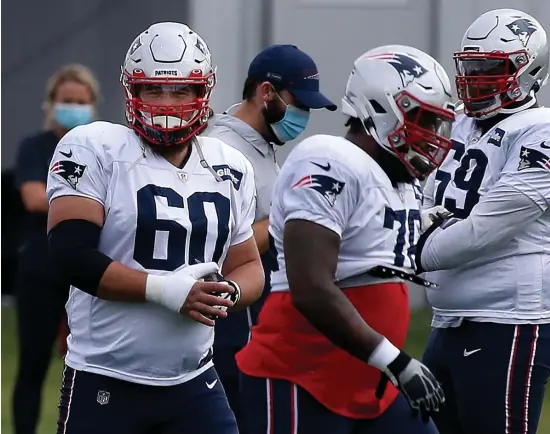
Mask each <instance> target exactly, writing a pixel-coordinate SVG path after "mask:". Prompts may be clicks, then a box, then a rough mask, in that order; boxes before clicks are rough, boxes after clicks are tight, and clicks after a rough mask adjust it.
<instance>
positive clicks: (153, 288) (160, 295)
mask: <svg viewBox="0 0 550 434" xmlns="http://www.w3.org/2000/svg"><path fill="white" fill-rule="evenodd" d="M195 283H196V280H195V279H193V278H192V277H191V276H181V275H180V276H175V275H170V276H156V275H153V274H149V275H148V276H147V283H146V285H145V299H146V300H147V301H150V302H153V303H158V304H160V305H162V306H164V307H166V308H168V309H170V310H173V311H174V312H178V313H179V311H180V310H181V308H182V306H183V304H184V303H185V300H186V299H187V296H188V295H189V292H190V291H191V288H192V287H193V285H194V284H195Z"/></svg>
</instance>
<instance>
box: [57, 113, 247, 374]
mask: <svg viewBox="0 0 550 434" xmlns="http://www.w3.org/2000/svg"><path fill="white" fill-rule="evenodd" d="M197 140H198V141H199V142H200V145H201V148H202V151H203V153H204V158H205V160H206V161H207V162H208V164H209V165H210V166H211V167H212V168H213V169H214V171H216V173H217V174H218V176H219V178H220V180H219V181H218V180H216V178H215V177H214V176H213V174H212V173H211V172H210V171H209V170H208V169H207V168H205V167H203V166H202V165H201V162H200V156H199V153H198V152H197V149H196V144H193V145H192V147H191V150H190V152H189V154H188V157H187V161H186V162H185V164H184V166H183V168H181V169H180V168H177V167H175V166H173V165H172V164H170V163H169V162H168V161H167V160H166V159H165V158H164V157H162V156H161V155H158V154H157V153H154V152H152V151H151V149H150V148H149V147H148V146H144V145H143V144H142V142H141V141H140V139H139V138H138V136H137V135H136V134H135V133H134V132H133V131H132V130H130V129H129V128H127V127H125V126H121V125H114V124H110V123H107V122H95V123H92V124H89V125H86V126H82V127H77V128H75V129H73V130H71V131H70V132H69V133H68V134H67V135H66V136H65V137H64V138H63V139H62V140H61V142H60V143H59V144H58V146H57V149H56V151H55V154H54V157H53V160H52V162H51V165H50V173H49V176H48V198H49V200H50V202H51V201H53V200H54V199H56V198H58V197H61V196H81V197H86V198H90V199H92V200H95V201H97V202H98V203H100V204H101V205H102V206H103V207H104V209H105V220H104V225H103V228H102V231H101V237H100V241H99V250H100V251H101V252H102V253H104V254H106V255H107V256H109V257H110V258H112V259H113V260H115V261H118V262H121V263H122V264H124V265H126V266H127V267H130V268H133V269H136V270H140V271H145V272H147V273H150V274H159V275H165V274H170V273H173V272H177V271H178V270H181V269H183V268H184V267H186V266H187V265H189V264H195V263H198V262H210V261H213V262H217V263H218V264H219V265H220V268H221V265H222V263H223V261H224V259H225V257H226V254H227V251H228V249H229V247H230V246H232V245H236V244H239V243H242V242H243V241H246V240H247V239H249V238H250V237H251V236H252V235H253V233H252V227H251V226H252V223H253V220H254V212H255V187H254V175H253V169H252V166H251V165H250V163H249V162H248V160H247V159H246V158H245V157H244V156H243V155H242V154H241V153H240V152H239V151H236V150H235V149H233V148H231V147H230V146H228V145H226V144H225V143H223V142H221V141H219V140H218V139H213V138H207V137H198V138H197ZM67 314H68V319H69V327H70V330H71V335H70V337H69V340H68V354H67V357H66V363H67V365H69V366H71V367H72V368H74V369H78V370H84V371H89V372H94V373H99V374H102V375H107V376H112V377H115V378H119V379H122V380H126V381H131V382H138V383H143V384H150V385H172V384H178V383H182V382H185V381H187V380H189V379H191V378H193V377H194V376H196V375H198V374H199V373H200V372H202V371H203V370H204V369H207V368H208V367H209V366H211V363H210V364H206V365H204V363H201V361H204V358H205V356H206V355H207V354H209V351H210V350H211V347H212V343H213V338H214V336H213V333H214V331H213V328H211V327H207V326H204V325H202V324H199V323H197V322H195V321H193V320H191V319H189V318H187V317H185V316H182V315H179V314H177V313H174V312H172V311H169V310H168V309H166V308H164V307H162V306H159V305H156V304H152V303H124V302H113V301H108V300H102V299H99V298H95V297H92V296H90V295H89V294H87V293H85V292H83V291H80V290H79V289H78V288H74V287H73V288H71V291H70V296H69V300H68V302H67ZM199 367H200V369H199Z"/></svg>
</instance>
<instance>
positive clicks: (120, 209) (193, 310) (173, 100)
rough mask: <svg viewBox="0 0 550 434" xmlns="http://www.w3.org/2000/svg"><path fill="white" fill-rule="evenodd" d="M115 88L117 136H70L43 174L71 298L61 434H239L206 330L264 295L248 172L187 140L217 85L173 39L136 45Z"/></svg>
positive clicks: (178, 28)
mask: <svg viewBox="0 0 550 434" xmlns="http://www.w3.org/2000/svg"><path fill="white" fill-rule="evenodd" d="M121 81H122V85H123V87H124V91H125V94H126V117H127V120H128V126H129V127H130V128H128V127H126V126H122V125H115V124H111V123H107V122H95V123H92V124H89V125H88V126H84V127H77V128H75V129H73V130H71V132H69V133H68V134H67V135H66V136H65V137H64V138H63V139H62V140H61V142H60V143H59V145H58V146H57V149H56V151H55V154H54V157H53V160H52V162H51V166H50V174H49V178H48V196H49V200H50V212H49V221H48V227H49V244H50V251H51V255H52V257H53V261H54V262H55V264H56V265H57V272H58V273H59V274H60V275H61V276H62V277H63V278H64V279H65V280H66V281H68V282H69V283H70V284H71V285H72V288H71V293H70V297H69V301H68V303H67V313H68V318H69V324H70V329H71V335H70V336H69V339H68V353H67V356H66V358H65V365H66V366H65V370H64V374H63V383H62V388H61V399H60V406H59V409H60V410H59V420H58V433H79V434H83V433H94V434H96V433H105V434H107V433H117V434H118V433H122V432H124V433H129V434H131V433H143V432H155V433H167V434H168V433H183V432H185V433H196V434H202V433H206V432H207V433H213V434H216V433H219V434H222V433H223V434H226V433H227V434H229V433H231V434H236V433H237V427H236V423H235V419H234V416H233V414H232V412H231V410H230V408H229V406H228V404H227V399H226V397H225V393H224V391H223V387H222V386H221V384H220V382H219V381H218V378H217V374H216V372H215V370H214V368H213V364H212V344H213V340H214V328H213V326H214V320H215V319H216V318H224V317H226V316H227V312H226V310H227V309H228V308H232V307H241V306H247V305H248V304H250V303H252V302H253V301H255V300H256V299H257V298H258V297H259V296H260V293H261V290H262V287H263V280H264V279H263V269H262V266H261V262H260V259H259V254H258V249H257V247H256V244H255V242H254V238H253V234H252V228H251V226H252V223H253V219H254V210H255V197H254V190H255V187H254V175H253V171H252V167H251V166H250V163H249V162H248V160H246V158H245V157H244V156H243V155H242V154H240V153H239V152H237V151H235V150H234V149H233V148H231V147H230V146H228V145H225V144H224V143H223V142H220V141H219V140H217V139H213V138H203V137H198V136H197V135H198V134H199V133H200V132H201V131H202V130H203V129H204V128H205V126H206V121H207V119H208V115H209V112H210V107H209V101H210V96H211V93H212V90H213V88H214V84H215V75H214V69H213V67H212V63H211V56H210V52H209V50H208V47H207V46H206V44H205V42H204V41H203V40H202V39H201V38H200V36H199V35H197V34H196V33H195V32H193V31H192V30H191V29H190V28H189V27H187V26H186V25H184V24H179V23H159V24H154V25H152V26H151V27H149V28H148V29H147V30H145V31H144V32H143V33H141V34H140V35H139V36H138V37H137V38H136V39H135V41H134V42H133V43H132V45H131V47H130V49H129V50H128V53H127V55H126V58H125V61H124V65H123V67H122V76H121ZM218 271H220V272H221V273H222V274H223V276H225V277H224V280H222V281H208V282H205V281H203V280H204V279H207V280H213V276H211V275H212V274H216V273H218ZM215 280H218V279H215Z"/></svg>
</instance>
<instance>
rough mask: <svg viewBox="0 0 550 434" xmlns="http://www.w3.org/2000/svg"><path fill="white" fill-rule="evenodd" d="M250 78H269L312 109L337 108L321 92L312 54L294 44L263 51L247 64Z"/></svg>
mask: <svg viewBox="0 0 550 434" xmlns="http://www.w3.org/2000/svg"><path fill="white" fill-rule="evenodd" d="M248 78H251V79H254V80H258V81H261V82H263V81H269V82H270V83H272V84H274V85H277V86H278V87H279V88H282V89H285V90H288V91H289V92H290V93H291V94H292V95H293V96H294V98H296V99H297V100H298V101H299V102H300V104H302V105H303V106H305V107H307V108H310V109H320V108H326V109H327V110H330V111H335V110H336V109H337V107H336V104H334V103H333V102H332V101H331V100H329V99H328V98H327V97H326V96H325V95H323V94H322V93H321V92H319V71H318V70H317V65H316V64H315V62H314V61H313V59H312V58H311V57H309V56H308V55H307V54H306V53H304V52H303V51H301V50H300V49H298V47H296V46H295V45H271V46H270V47H267V48H266V49H265V50H263V51H262V52H260V53H259V54H258V55H257V56H256V57H255V58H254V60H252V63H251V64H250V66H249V67H248Z"/></svg>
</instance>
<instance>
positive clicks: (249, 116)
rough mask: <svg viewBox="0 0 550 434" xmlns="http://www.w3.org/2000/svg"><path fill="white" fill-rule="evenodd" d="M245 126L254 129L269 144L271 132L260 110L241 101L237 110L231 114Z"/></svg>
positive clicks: (252, 104)
mask: <svg viewBox="0 0 550 434" xmlns="http://www.w3.org/2000/svg"><path fill="white" fill-rule="evenodd" d="M233 116H234V117H236V118H237V119H240V120H241V121H243V122H244V123H245V124H248V125H250V126H251V127H252V128H254V129H255V130H256V131H257V132H258V133H259V134H260V135H261V136H262V137H263V138H264V139H265V140H266V141H268V142H271V139H270V137H271V131H270V130H269V127H268V125H267V123H266V121H265V118H264V115H263V113H262V111H261V110H258V108H257V107H256V106H255V105H254V103H252V102H250V101H243V102H242V104H241V105H240V106H239V108H238V109H237V110H236V111H235V113H234V114H233Z"/></svg>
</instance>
